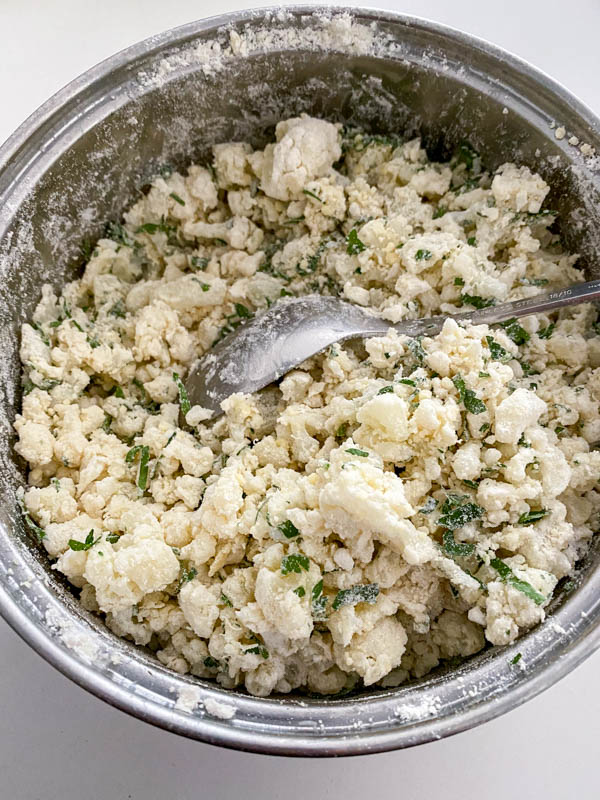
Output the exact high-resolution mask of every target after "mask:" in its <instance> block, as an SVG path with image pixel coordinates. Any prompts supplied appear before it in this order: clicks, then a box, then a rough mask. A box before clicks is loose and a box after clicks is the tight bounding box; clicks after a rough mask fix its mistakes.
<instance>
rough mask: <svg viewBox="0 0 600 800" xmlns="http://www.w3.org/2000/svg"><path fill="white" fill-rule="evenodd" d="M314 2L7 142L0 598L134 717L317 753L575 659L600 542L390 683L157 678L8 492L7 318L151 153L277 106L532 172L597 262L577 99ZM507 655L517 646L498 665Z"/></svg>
mask: <svg viewBox="0 0 600 800" xmlns="http://www.w3.org/2000/svg"><path fill="white" fill-rule="evenodd" d="M320 13H321V14H323V13H324V12H323V11H322V10H321V12H319V10H318V9H316V8H315V7H310V8H309V7H298V8H294V9H291V10H290V12H289V13H281V12H279V13H277V12H267V11H252V12H244V13H238V14H231V15H228V16H223V17H217V18H213V19H210V20H205V21H201V22H195V23H192V24H190V25H186V26H184V27H182V28H178V29H176V30H174V31H171V32H168V33H165V34H162V35H160V36H157V37H154V38H152V39H148V40H147V41H145V42H142V43H141V44H138V45H135V46H134V47H131V48H129V49H128V50H125V51H124V52H122V53H119V54H118V55H116V56H114V57H113V58H110V59H108V60H107V61H105V62H104V63H102V64H100V65H99V66H97V67H95V68H94V69H92V70H90V71H89V72H87V73H86V74H85V75H83V76H82V77H80V78H78V79H77V80H75V81H73V83H71V84H70V85H69V86H67V87H66V88H65V89H63V90H62V91H61V92H59V93H58V94H57V95H56V96H55V97H53V98H52V99H51V100H49V101H48V102H47V103H46V104H45V105H44V106H43V107H42V108H41V109H40V110H39V111H37V112H36V113H35V114H33V116H31V117H30V118H29V119H28V120H27V121H26V122H25V123H24V124H23V125H22V126H21V127H20V128H19V130H18V131H17V132H16V133H15V134H14V135H13V136H12V137H11V139H9V140H8V142H6V144H5V145H4V146H3V148H2V149H1V150H0V321H1V325H0V363H1V365H2V378H3V380H2V385H1V396H2V405H3V414H2V418H1V435H2V446H1V447H0V460H1V461H0V485H1V492H2V508H1V509H0V611H1V612H2V614H3V616H4V617H5V619H6V620H7V621H8V622H9V623H10V624H11V625H12V626H13V627H14V629H15V630H16V631H17V632H18V633H19V634H20V635H21V636H22V637H23V638H24V639H25V640H26V641H27V642H29V644H30V645H31V646H32V647H33V648H35V650H37V651H38V652H39V653H40V654H41V655H42V656H43V657H44V658H46V659H47V660H48V661H49V662H50V663H51V664H53V665H54V666H55V667H57V668H58V669H59V670H61V671H62V672H63V673H64V674H65V675H68V676H69V677H70V678H72V679H73V680H74V681H76V682H77V683H79V684H80V685H81V686H83V687H85V688H86V689H88V690H90V691H91V692H93V693H94V694H96V695H97V696H99V697H101V698H103V699H104V700H107V701H108V702H109V703H112V704H113V705H115V706H118V707H119V708H122V709H123V710H125V711H128V712H129V713H131V714H134V715H136V716H138V717H140V718H141V719H143V720H146V721H148V722H152V723H154V724H156V725H160V726H162V727H164V728H167V729H169V730H172V731H175V732H177V733H180V734H183V735H186V736H190V737H193V738H197V739H201V740H203V741H207V742H213V743H216V744H221V745H226V746H229V747H237V748H240V749H246V750H255V751H259V752H267V753H285V754H294V755H319V756H324V755H334V754H335V755H346V754H353V753H367V752H374V751H380V750H390V749H393V748H399V747H407V746H409V745H414V744H418V743H420V742H426V741H429V740H431V739H436V738H440V737H442V736H447V735H449V734H451V733H456V732H457V731H461V730H464V729H466V728H470V727H472V726H474V725H477V724H479V723H481V722H483V721H485V720H488V719H491V718H492V717H495V716H497V715H498V714H501V713H503V712H504V711H507V710H509V709H511V708H513V707H515V706H516V705H518V704H519V703H522V702H523V701H525V700H527V699H528V698H530V697H532V696H534V695H535V694H537V693H538V692H540V691H541V690H542V689H544V688H546V687H548V686H549V685H551V684H552V683H554V682H555V681H556V680H558V679H559V678H560V677H561V676H563V675H564V674H566V673H567V672H568V671H570V670H571V669H573V668H574V667H575V666H576V665H577V664H578V663H580V662H581V661H582V660H583V659H584V658H585V657H586V656H588V655H589V654H590V653H591V652H592V651H593V650H594V649H595V648H596V647H598V645H599V644H600V628H599V621H600V570H598V569H597V564H598V559H599V548H598V546H597V543H596V544H595V545H593V546H592V549H591V551H590V552H589V554H588V555H587V556H586V558H585V559H584V560H583V562H582V564H581V567H580V569H579V573H578V575H577V577H576V579H575V581H574V585H571V586H570V587H569V588H566V589H563V590H562V591H560V592H559V593H558V596H557V597H556V599H555V600H554V601H553V603H552V606H551V608H550V613H549V616H548V619H547V621H546V622H545V623H544V624H543V625H541V626H539V627H537V628H536V629H534V630H532V631H531V632H529V633H528V634H526V635H525V636H523V638H522V639H520V640H519V641H518V642H517V643H516V644H515V645H514V646H512V647H509V648H503V649H500V648H493V649H489V650H487V651H486V652H484V653H481V654H479V655H477V656H475V657H473V658H471V659H469V660H468V661H466V662H465V663H464V664H462V665H461V666H460V667H457V668H453V669H451V668H448V667H447V668H445V669H440V670H438V671H436V672H433V673H431V674H429V675H427V676H426V677H425V678H424V679H422V680H420V681H415V682H414V683H411V684H410V685H405V686H403V687H401V688H399V689H393V690H392V689H390V690H373V689H371V690H368V691H367V690H365V691H364V692H363V693H362V694H361V695H360V696H358V697H352V698H346V699H343V698H341V699H337V700H334V699H331V700H326V699H315V698H310V697H301V696H297V697H282V698H272V699H266V700H265V699H259V698H255V697H249V696H248V695H246V694H244V693H243V692H237V691H224V690H220V689H219V688H217V687H216V686H214V685H212V684H210V683H208V682H205V681H197V680H194V679H191V678H189V677H181V676H179V675H176V674H175V673H173V672H170V671H169V670H167V669H165V668H163V667H162V666H161V665H160V664H159V663H158V662H157V661H156V660H155V658H154V657H153V656H152V654H151V653H149V652H145V651H144V650H142V649H140V648H136V647H134V646H133V645H130V644H128V643H127V642H125V641H123V640H121V639H118V638H117V637H116V636H114V635H112V634H111V633H110V632H108V631H107V630H106V629H105V627H104V626H103V624H102V622H101V621H100V620H99V619H97V618H95V617H93V616H91V615H89V614H87V613H86V612H85V611H83V610H82V609H81V608H80V607H79V605H78V603H77V600H76V598H75V596H74V595H73V593H72V592H71V590H70V589H69V587H68V585H67V584H66V583H63V582H62V581H61V578H60V576H59V575H57V574H56V573H55V572H52V571H51V570H50V563H49V561H48V559H47V558H46V556H45V555H44V553H43V552H42V551H41V550H40V549H39V548H38V547H37V546H36V545H35V544H33V543H32V542H31V540H30V539H29V538H28V536H27V533H26V532H25V531H24V530H23V525H22V521H21V519H20V515H19V513H18V510H17V504H16V501H15V489H16V487H17V486H18V485H19V484H20V483H21V482H22V481H23V465H22V464H21V463H19V461H18V460H17V459H16V457H15V456H14V454H13V451H12V440H13V437H12V433H11V422H12V420H13V418H14V415H15V412H16V410H17V409H18V406H19V400H20V395H19V390H18V388H16V387H17V386H18V377H17V376H18V373H19V360H18V342H19V324H20V323H21V321H22V320H24V319H26V318H27V317H28V316H29V314H30V313H31V311H32V309H33V308H34V306H35V304H36V303H37V301H38V299H39V296H40V286H41V284H42V283H43V282H45V281H49V282H51V283H52V284H53V285H54V286H55V287H60V286H61V285H62V284H63V283H64V282H65V281H66V280H69V279H71V278H72V277H73V276H74V275H75V274H77V270H78V267H79V266H80V264H81V257H80V256H79V252H80V251H79V248H80V245H81V243H82V241H83V240H85V239H93V238H94V237H97V236H98V235H99V234H100V232H101V230H102V227H103V223H104V222H105V221H106V220H109V219H117V218H118V217H119V215H120V213H121V212H122V210H123V209H124V208H125V207H126V206H127V205H128V203H130V202H131V201H132V200H133V199H134V198H135V197H136V193H137V192H138V190H139V187H140V186H142V185H143V184H144V183H145V181H146V180H147V178H148V176H149V175H150V174H152V173H154V172H155V171H156V169H157V167H158V166H159V165H160V164H164V163H170V164H173V165H175V166H180V167H185V165H186V164H188V163H189V162H190V161H193V160H202V159H203V158H206V156H207V154H208V152H209V147H210V145H211V143H214V142H218V141H227V140H231V139H238V140H240V139H241V140H249V141H252V142H253V143H254V144H255V145H257V144H260V143H261V142H264V141H265V138H266V137H267V136H268V134H269V128H270V126H272V125H273V124H274V123H275V122H276V121H277V120H278V119H281V118H283V117H287V116H291V115H293V114H298V113H299V112H302V111H306V112H308V113H310V114H314V115H318V116H324V117H327V118H330V119H333V120H341V121H344V122H348V123H352V124H355V125H360V126H364V127H366V128H367V129H369V130H373V131H379V132H388V131H394V132H397V131H403V132H405V133H406V134H407V135H413V134H416V133H420V134H421V135H422V136H423V139H424V142H425V143H426V146H427V148H428V150H429V152H430V154H431V155H432V156H434V157H443V156H444V155H447V154H448V153H449V152H450V151H451V150H452V148H453V146H454V145H455V144H456V143H457V142H459V141H460V140H462V139H464V138H467V139H469V140H470V141H471V143H472V144H473V145H474V146H475V147H477V148H478V149H479V150H481V152H482V153H483V156H484V160H485V162H487V164H488V165H490V166H491V167H495V166H497V165H498V164H500V163H502V162H503V161H506V160H517V161H519V162H521V163H525V164H529V165H530V166H532V167H533V168H535V169H536V170H538V171H540V172H541V173H542V175H543V176H544V177H545V178H546V180H548V181H549V183H550V184H551V185H552V187H553V189H552V195H551V197H550V200H549V204H550V205H551V206H552V207H555V208H558V210H559V211H560V213H561V221H562V223H561V224H562V235H563V237H564V239H565V241H566V243H567V245H568V247H569V248H571V249H573V250H575V251H578V252H580V253H582V261H583V263H584V264H586V265H587V264H588V263H589V264H592V263H593V255H594V253H596V254H597V253H598V252H599V251H600V248H598V231H599V230H600V176H599V171H598V162H597V161H595V160H594V159H593V158H591V157H588V158H585V157H584V156H583V155H582V153H581V151H580V149H579V148H578V147H575V146H573V144H569V142H568V140H569V138H570V137H573V136H576V137H577V139H578V140H579V142H583V143H586V144H588V145H590V146H592V147H595V148H596V149H598V150H599V151H600V125H599V122H598V120H597V119H596V117H594V115H593V114H592V113H591V112H590V111H589V110H588V109H587V108H585V107H584V106H583V105H582V104H581V103H579V102H578V101H577V100H576V99H575V98H574V97H572V96H571V95H570V94H569V93H568V92H567V91H565V90H564V89H563V88H562V87H560V86H559V85H557V84H556V83H554V82H553V81H552V80H550V79H549V78H547V77H546V76H545V75H542V74H541V73H540V72H538V71H536V70H534V69H533V68H532V67H530V66H528V65H527V64H525V63H523V62H522V61H520V60H518V59H516V58H514V57H513V56H510V55H508V54H507V53H504V52H502V51H501V50H499V49H497V48H495V47H492V46H491V45H489V44H486V43H485V42H481V41H479V40H476V39H473V38H472V37H469V36H466V35H465V34H462V33H459V32H457V31H453V30H449V29H448V28H443V27H441V26H439V25H435V24H432V23H429V22H425V21H422V20H417V19H412V18H407V17H401V16H398V15H395V14H388V13H384V12H377V11H372V10H360V9H355V10H348V11H347V12H345V13H346V14H347V15H349V16H344V15H343V13H344V10H343V9H335V10H332V11H330V12H328V13H329V14H330V17H329V19H325V18H323V17H322V16H320ZM350 21H352V25H350ZM555 124H557V125H564V126H565V127H566V129H567V136H566V137H565V138H562V139H558V138H557V137H556V136H555V131H554V129H553V126H554V125H555ZM571 141H574V140H571ZM584 149H585V148H584ZM517 652H520V653H522V659H521V661H520V662H519V664H517V665H511V663H510V661H511V659H512V658H513V656H514V655H515V654H516V653H517ZM190 685H192V686H197V687H199V691H200V694H201V698H202V699H204V700H206V699H209V698H210V699H213V700H217V701H219V702H222V703H223V702H224V703H227V704H228V706H229V707H233V709H234V710H235V715H234V716H233V718H231V719H223V718H222V717H220V716H218V715H217V716H215V714H214V713H212V714H209V713H208V712H207V710H206V709H205V708H204V707H203V706H202V705H200V706H199V707H198V708H197V709H196V711H195V712H194V713H189V712H187V711H185V710H183V709H181V708H176V707H175V701H176V699H177V697H178V696H180V695H181V692H182V690H185V689H186V687H189V686H190ZM208 706H209V709H210V710H212V711H213V712H214V708H212V707H211V704H210V702H209V703H208ZM217 711H218V708H217Z"/></svg>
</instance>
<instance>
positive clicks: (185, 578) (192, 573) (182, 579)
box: [177, 566, 198, 589]
mask: <svg viewBox="0 0 600 800" xmlns="http://www.w3.org/2000/svg"><path fill="white" fill-rule="evenodd" d="M197 574H198V570H197V569H196V567H183V566H182V568H181V573H180V575H179V584H178V587H177V588H178V589H181V587H182V586H183V584H184V583H189V582H190V581H193V580H194V578H195V577H196V575H197Z"/></svg>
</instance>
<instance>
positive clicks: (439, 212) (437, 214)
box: [431, 206, 448, 219]
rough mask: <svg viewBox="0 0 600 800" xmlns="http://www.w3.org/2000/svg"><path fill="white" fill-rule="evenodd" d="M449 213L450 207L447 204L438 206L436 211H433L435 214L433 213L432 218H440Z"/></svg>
mask: <svg viewBox="0 0 600 800" xmlns="http://www.w3.org/2000/svg"><path fill="white" fill-rule="evenodd" d="M447 213H448V209H447V208H446V206H438V207H437V208H436V209H435V211H434V212H433V215H432V217H431V218H432V219H440V217H443V216H444V214H447Z"/></svg>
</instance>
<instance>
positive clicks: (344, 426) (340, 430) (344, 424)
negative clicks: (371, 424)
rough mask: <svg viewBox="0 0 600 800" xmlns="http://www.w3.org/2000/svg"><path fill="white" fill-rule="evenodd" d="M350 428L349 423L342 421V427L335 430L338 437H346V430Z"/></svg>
mask: <svg viewBox="0 0 600 800" xmlns="http://www.w3.org/2000/svg"><path fill="white" fill-rule="evenodd" d="M347 430H348V423H347V422H342V424H341V425H340V427H339V428H338V429H337V431H336V432H335V438H336V439H344V438H345V437H346V431H347Z"/></svg>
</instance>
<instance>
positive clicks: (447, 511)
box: [438, 493, 483, 531]
mask: <svg viewBox="0 0 600 800" xmlns="http://www.w3.org/2000/svg"><path fill="white" fill-rule="evenodd" d="M465 500H467V501H468V497H467V495H461V494H454V493H450V494H448V496H447V498H446V500H445V501H444V504H443V505H442V508H441V512H442V516H441V517H440V518H439V520H438V525H441V526H442V527H443V528H448V530H451V531H455V530H457V529H458V528H462V527H463V526H464V525H466V524H467V523H469V522H472V521H473V520H475V519H479V518H480V517H482V516H483V508H481V506H478V505H476V504H475V503H471V502H464V501H465Z"/></svg>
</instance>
